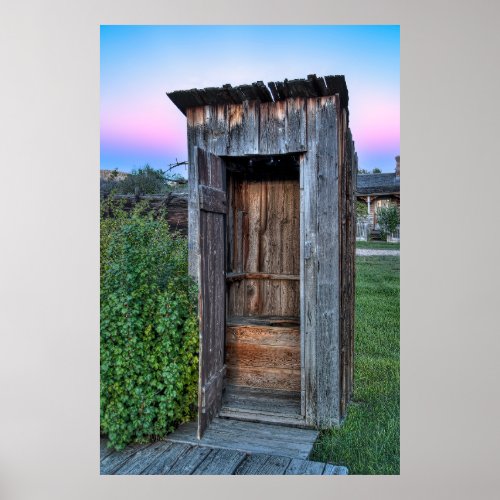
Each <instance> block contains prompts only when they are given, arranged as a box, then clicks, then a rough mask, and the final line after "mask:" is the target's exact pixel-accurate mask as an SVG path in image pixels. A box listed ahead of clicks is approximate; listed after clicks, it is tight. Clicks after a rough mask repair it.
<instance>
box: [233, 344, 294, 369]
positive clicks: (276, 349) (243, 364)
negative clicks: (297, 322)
mask: <svg viewBox="0 0 500 500" xmlns="http://www.w3.org/2000/svg"><path fill="white" fill-rule="evenodd" d="M226 363H227V365H228V366H231V367H235V368H275V369H281V368H289V369H293V370H300V347H289V346H281V345H270V344H262V345H258V344H245V343H242V344H234V343H229V344H226Z"/></svg>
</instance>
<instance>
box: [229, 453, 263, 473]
mask: <svg viewBox="0 0 500 500" xmlns="http://www.w3.org/2000/svg"><path fill="white" fill-rule="evenodd" d="M268 459H269V455H265V454H262V453H252V454H251V455H247V456H246V458H245V460H243V462H241V464H240V465H239V466H238V468H237V469H236V471H235V473H234V474H235V475H236V476H252V475H255V474H257V473H258V472H257V471H259V470H260V469H261V468H262V466H263V465H264V464H265V463H266V461H267V460H268Z"/></svg>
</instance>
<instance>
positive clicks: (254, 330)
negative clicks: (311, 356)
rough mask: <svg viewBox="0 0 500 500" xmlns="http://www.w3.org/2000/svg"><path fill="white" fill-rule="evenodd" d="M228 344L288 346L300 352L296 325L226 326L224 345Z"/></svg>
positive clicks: (298, 333) (227, 345)
mask: <svg viewBox="0 0 500 500" xmlns="http://www.w3.org/2000/svg"><path fill="white" fill-rule="evenodd" d="M230 344H257V345H272V346H288V347H296V348H297V350H298V351H299V352H300V332H299V328H298V327H280V326H274V327H260V326H228V327H227V328H226V347H229V345H230Z"/></svg>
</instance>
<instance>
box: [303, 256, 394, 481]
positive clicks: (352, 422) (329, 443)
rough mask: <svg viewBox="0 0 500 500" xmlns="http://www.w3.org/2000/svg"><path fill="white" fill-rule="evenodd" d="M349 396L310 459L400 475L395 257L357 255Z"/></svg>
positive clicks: (357, 471)
mask: <svg viewBox="0 0 500 500" xmlns="http://www.w3.org/2000/svg"><path fill="white" fill-rule="evenodd" d="M355 325H356V332H355V340H354V342H355V347H354V350H355V355H354V397H353V401H352V403H351V404H350V405H349V409H348V414H347V417H346V419H345V421H344V424H343V425H342V426H341V427H340V428H335V429H331V430H328V431H322V432H321V433H320V436H319V438H318V440H317V441H316V443H315V446H314V450H313V454H312V456H311V458H312V459H313V460H317V461H321V462H331V463H334V464H336V465H345V466H347V467H348V468H349V473H350V474H399V257H357V258H356V319H355Z"/></svg>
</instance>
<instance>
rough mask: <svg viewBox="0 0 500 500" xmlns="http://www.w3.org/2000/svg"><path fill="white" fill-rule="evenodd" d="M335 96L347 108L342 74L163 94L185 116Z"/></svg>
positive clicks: (347, 97)
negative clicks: (197, 110)
mask: <svg viewBox="0 0 500 500" xmlns="http://www.w3.org/2000/svg"><path fill="white" fill-rule="evenodd" d="M335 94H339V97H340V105H341V107H342V108H347V105H348V101H349V94H348V92H347V85H346V82H345V78H344V76H343V75H334V76H332V75H330V76H324V77H323V76H319V77H318V76H316V75H308V76H307V78H303V79H297V80H287V79H286V78H285V80H283V81H282V82H269V83H268V84H267V86H266V85H265V84H264V82H262V81H258V82H255V83H252V84H251V85H239V86H238V87H232V86H231V85H230V84H229V83H228V84H226V85H223V86H222V87H207V88H204V89H191V90H174V91H172V92H167V95H168V97H169V98H170V99H171V101H172V102H173V103H174V104H175V105H176V106H177V107H178V108H179V109H180V110H181V111H182V113H183V114H184V115H185V114H186V110H187V109H188V108H193V107H197V106H207V105H212V106H213V105H216V104H241V103H243V102H244V101H253V100H258V101H260V102H276V101H283V100H285V99H288V98H293V97H321V96H329V95H335Z"/></svg>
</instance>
